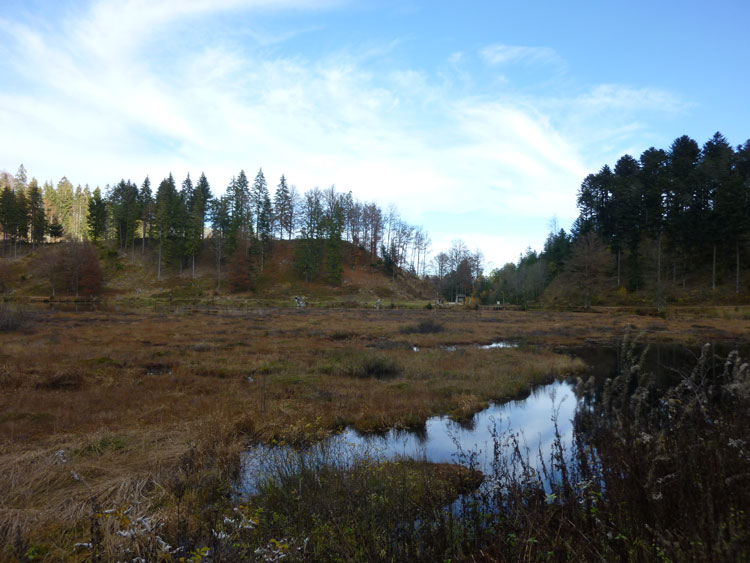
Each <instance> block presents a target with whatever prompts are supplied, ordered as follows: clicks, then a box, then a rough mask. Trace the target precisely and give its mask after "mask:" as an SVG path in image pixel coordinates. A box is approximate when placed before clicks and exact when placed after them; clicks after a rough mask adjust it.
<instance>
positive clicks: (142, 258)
mask: <svg viewBox="0 0 750 563" xmlns="http://www.w3.org/2000/svg"><path fill="white" fill-rule="evenodd" d="M64 244H66V243H57V244H45V245H40V246H37V248H36V249H33V250H32V249H31V247H24V248H21V249H20V250H19V252H18V257H17V258H12V257H6V258H0V290H2V291H4V293H5V295H6V297H10V298H32V299H42V298H45V299H46V298H49V297H50V296H51V294H52V283H54V285H55V290H56V291H55V293H56V297H57V298H58V299H69V298H71V297H72V295H71V292H70V291H69V288H68V287H67V285H66V283H65V280H64V275H63V274H62V273H61V272H58V273H57V274H56V276H55V279H54V282H53V281H52V276H51V274H50V263H51V262H52V261H53V255H54V254H55V252H57V251H59V250H60V249H61V248H62V245H64ZM296 246H297V241H294V240H292V241H288V240H287V241H284V240H276V241H273V243H272V246H271V249H270V253H269V254H267V255H266V257H265V260H264V264H263V269H262V271H261V269H260V264H259V261H258V260H255V261H254V264H253V272H252V276H251V287H250V288H249V290H247V291H240V292H233V291H232V290H231V288H230V286H229V284H228V282H227V265H226V264H222V266H221V282H220V284H219V286H218V290H217V271H216V261H215V257H214V254H213V252H212V249H211V248H210V247H209V244H204V246H203V249H202V250H201V253H200V254H199V255H198V256H197V257H196V260H195V273H194V275H193V268H192V261H191V260H187V261H186V262H185V263H183V265H182V268H180V265H179V264H178V263H177V261H173V262H171V263H169V264H164V263H163V264H162V272H161V279H158V277H157V271H158V269H157V263H158V253H157V250H156V249H155V248H148V247H147V248H146V249H145V250H143V249H142V248H141V246H140V245H139V244H138V243H136V245H135V248H134V251H133V250H132V249H127V250H125V251H123V252H122V253H120V252H118V251H117V250H113V249H111V248H109V247H108V246H100V247H99V248H98V250H99V257H100V264H101V266H102V272H103V275H104V285H103V288H102V291H101V293H100V298H103V299H107V298H119V297H135V298H170V297H171V298H200V297H210V296H217V295H218V296H226V297H230V296H231V297H241V298H250V299H263V300H275V299H284V300H286V299H293V298H294V296H297V295H299V296H302V295H304V296H306V297H307V300H308V301H349V302H363V301H364V302H374V301H375V300H377V299H382V300H383V301H384V302H386V303H388V302H390V301H394V300H399V301H413V300H422V299H430V298H431V296H432V290H431V288H430V285H429V284H428V283H427V282H425V281H423V280H420V279H418V278H417V277H415V276H413V275H410V274H408V273H406V272H404V271H402V270H398V271H397V272H396V275H395V277H394V276H391V275H389V274H387V273H386V271H385V269H384V267H383V264H382V262H381V261H380V260H379V259H378V258H377V257H375V256H373V255H371V254H370V253H369V252H366V251H364V250H362V249H361V248H357V247H354V246H353V245H351V244H349V243H344V249H343V275H342V281H341V284H340V285H338V286H335V285H331V284H329V283H327V282H326V280H325V275H324V272H321V273H320V274H318V275H317V276H315V277H314V278H313V279H312V280H311V281H310V282H309V283H307V282H305V281H304V280H303V279H301V277H300V276H299V274H298V273H297V272H296V271H295V268H294V256H295V249H296Z"/></svg>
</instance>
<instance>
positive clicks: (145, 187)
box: [138, 176, 154, 254]
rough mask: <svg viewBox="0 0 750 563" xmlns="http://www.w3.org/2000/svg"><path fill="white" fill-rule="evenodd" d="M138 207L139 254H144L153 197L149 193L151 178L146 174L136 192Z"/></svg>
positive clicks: (151, 218) (151, 215)
mask: <svg viewBox="0 0 750 563" xmlns="http://www.w3.org/2000/svg"><path fill="white" fill-rule="evenodd" d="M138 208H139V210H140V219H141V236H142V238H141V254H145V253H146V235H147V234H148V233H149V230H150V229H151V227H152V225H153V219H154V198H153V196H152V195H151V180H149V177H148V176H146V179H145V180H144V181H143V184H142V185H141V189H140V191H139V192H138Z"/></svg>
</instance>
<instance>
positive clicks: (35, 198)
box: [28, 178, 47, 247]
mask: <svg viewBox="0 0 750 563" xmlns="http://www.w3.org/2000/svg"><path fill="white" fill-rule="evenodd" d="M28 192H29V222H30V227H31V245H32V247H34V246H35V245H36V244H37V243H39V242H42V241H43V240H44V234H45V233H46V232H47V218H46V216H45V213H44V200H43V199H42V190H40V189H39V184H38V183H37V181H36V178H32V179H31V182H30V183H29V190H28Z"/></svg>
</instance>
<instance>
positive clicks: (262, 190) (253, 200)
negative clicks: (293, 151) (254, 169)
mask: <svg viewBox="0 0 750 563" xmlns="http://www.w3.org/2000/svg"><path fill="white" fill-rule="evenodd" d="M270 199H271V197H270V194H269V193H268V184H267V182H266V177H265V176H264V175H263V169H262V168H261V169H259V170H258V173H257V174H256V175H255V180H254V181H253V188H252V190H251V192H250V205H251V208H252V216H253V218H254V219H255V224H254V227H255V233H256V235H257V236H258V238H260V237H261V236H262V235H261V230H262V227H261V222H262V221H263V222H264V221H268V222H269V227H270V217H264V216H263V210H264V206H265V205H266V200H268V201H270ZM264 228H265V227H264Z"/></svg>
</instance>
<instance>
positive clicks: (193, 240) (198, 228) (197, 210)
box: [185, 190, 205, 277]
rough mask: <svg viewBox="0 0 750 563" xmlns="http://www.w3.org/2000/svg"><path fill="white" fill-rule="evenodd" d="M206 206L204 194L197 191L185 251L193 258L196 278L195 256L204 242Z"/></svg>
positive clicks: (191, 207) (189, 216)
mask: <svg viewBox="0 0 750 563" xmlns="http://www.w3.org/2000/svg"><path fill="white" fill-rule="evenodd" d="M204 215H205V206H204V205H203V192H202V191H201V190H196V191H195V192H194V194H193V199H192V201H191V205H190V210H189V213H188V218H187V228H186V230H185V250H186V252H187V255H188V256H190V257H191V266H192V276H193V277H195V255H196V254H197V253H198V252H200V249H201V243H202V242H203V218H204Z"/></svg>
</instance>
